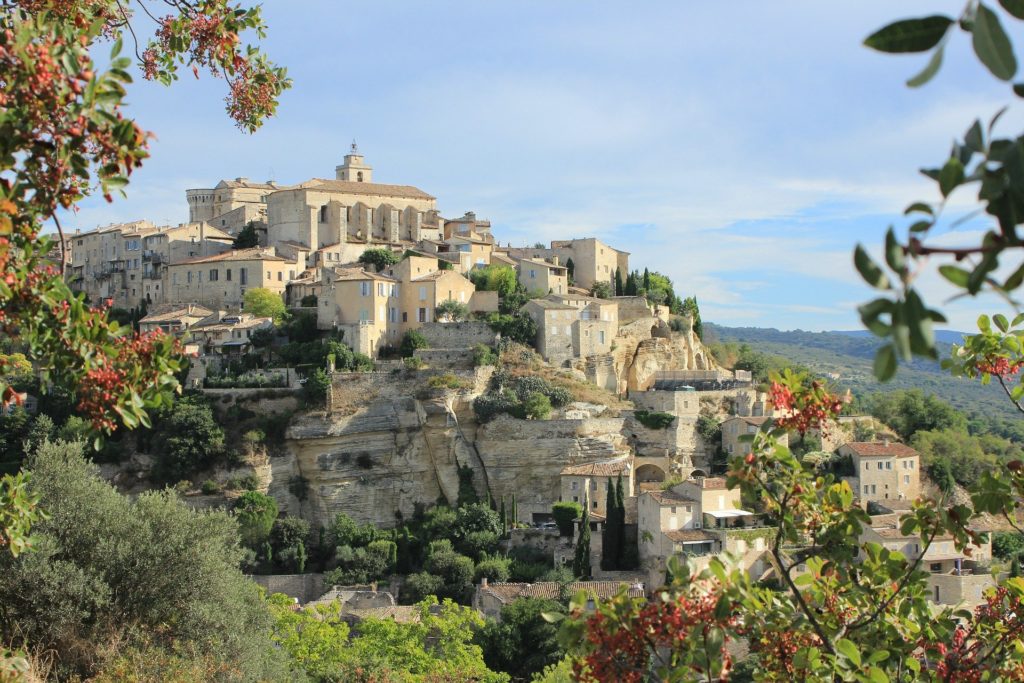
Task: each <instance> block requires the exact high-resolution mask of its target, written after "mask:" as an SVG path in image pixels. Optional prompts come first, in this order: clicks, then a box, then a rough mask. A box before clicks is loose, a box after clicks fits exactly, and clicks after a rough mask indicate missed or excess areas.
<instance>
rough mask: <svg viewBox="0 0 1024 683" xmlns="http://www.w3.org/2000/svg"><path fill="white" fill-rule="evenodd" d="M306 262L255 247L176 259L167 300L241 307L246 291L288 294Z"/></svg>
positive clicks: (168, 279) (169, 269)
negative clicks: (187, 258) (286, 290)
mask: <svg viewBox="0 0 1024 683" xmlns="http://www.w3.org/2000/svg"><path fill="white" fill-rule="evenodd" d="M303 269H304V264H301V263H298V262H295V261H289V260H287V259H285V258H282V257H281V256H278V255H277V253H276V251H275V250H274V249H273V248H271V249H264V248H261V247H255V248H252V249H239V250H232V251H228V252H224V253H222V254H218V255H216V256H207V257H202V258H195V259H189V260H186V261H182V262H180V263H172V264H170V265H169V266H168V268H167V284H166V292H165V294H166V296H165V300H166V301H167V303H176V304H184V303H189V302H194V301H199V302H202V303H203V304H204V305H207V306H213V307H217V308H224V309H228V310H235V311H238V310H241V308H242V304H243V302H244V300H245V292H246V291H247V290H249V289H253V288H257V287H259V288H263V289H267V290H270V291H271V292H274V293H275V294H278V295H279V296H281V297H282V300H283V298H284V293H285V286H286V285H287V284H288V282H290V281H291V280H293V279H294V278H295V275H296V273H299V272H302V270H303Z"/></svg>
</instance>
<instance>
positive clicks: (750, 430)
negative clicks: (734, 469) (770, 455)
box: [722, 415, 789, 457]
mask: <svg viewBox="0 0 1024 683" xmlns="http://www.w3.org/2000/svg"><path fill="white" fill-rule="evenodd" d="M771 421H772V418H771V417H770V416H768V415H759V416H739V415H734V416H732V417H730V418H727V419H725V420H723V421H722V450H723V451H724V452H725V454H726V456H727V457H732V456H734V455H746V454H747V453H749V452H750V450H751V447H752V445H753V444H752V443H751V442H750V441H744V440H741V439H740V437H741V436H745V435H746V436H753V435H754V434H756V433H757V432H758V430H759V429H761V427H762V425H764V423H765V422H768V423H771ZM781 442H782V443H783V444H784V445H789V435H788V434H787V435H785V436H783V437H782V439H781Z"/></svg>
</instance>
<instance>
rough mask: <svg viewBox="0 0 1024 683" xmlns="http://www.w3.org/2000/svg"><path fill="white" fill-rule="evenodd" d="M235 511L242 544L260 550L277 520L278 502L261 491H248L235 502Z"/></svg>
mask: <svg viewBox="0 0 1024 683" xmlns="http://www.w3.org/2000/svg"><path fill="white" fill-rule="evenodd" d="M234 511H235V519H237V520H238V530H239V532H240V534H241V538H242V542H243V543H244V544H246V545H247V546H249V547H250V548H252V549H254V550H255V549H257V548H260V547H261V546H262V545H263V544H264V543H265V542H266V541H267V539H268V537H269V536H270V530H271V528H272V527H273V526H274V520H275V519H277V501H275V500H274V499H273V498H271V497H270V496H268V495H266V494H265V493H260V492H259V491H246V492H245V493H243V494H242V495H241V496H239V498H238V500H236V501H235V507H234Z"/></svg>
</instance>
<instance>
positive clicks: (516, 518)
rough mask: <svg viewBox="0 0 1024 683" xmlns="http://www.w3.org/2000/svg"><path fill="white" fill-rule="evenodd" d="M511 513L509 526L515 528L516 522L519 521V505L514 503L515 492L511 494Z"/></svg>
mask: <svg viewBox="0 0 1024 683" xmlns="http://www.w3.org/2000/svg"><path fill="white" fill-rule="evenodd" d="M511 513H512V518H511V519H510V520H509V522H510V524H509V526H511V527H512V528H513V529H515V528H516V524H517V523H518V522H519V506H517V505H516V494H514V493H513V494H512V510H511Z"/></svg>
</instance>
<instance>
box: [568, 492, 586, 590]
mask: <svg viewBox="0 0 1024 683" xmlns="http://www.w3.org/2000/svg"><path fill="white" fill-rule="evenodd" d="M583 501H584V506H583V516H582V518H581V520H580V537H579V539H578V540H577V541H576V555H575V556H574V557H573V558H572V573H573V575H574V576H575V577H576V578H577V579H586V578H588V577H589V576H590V511H589V510H588V509H587V508H589V507H590V502H589V501H588V500H587V498H586V497H584V499H583Z"/></svg>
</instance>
